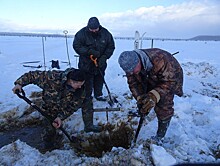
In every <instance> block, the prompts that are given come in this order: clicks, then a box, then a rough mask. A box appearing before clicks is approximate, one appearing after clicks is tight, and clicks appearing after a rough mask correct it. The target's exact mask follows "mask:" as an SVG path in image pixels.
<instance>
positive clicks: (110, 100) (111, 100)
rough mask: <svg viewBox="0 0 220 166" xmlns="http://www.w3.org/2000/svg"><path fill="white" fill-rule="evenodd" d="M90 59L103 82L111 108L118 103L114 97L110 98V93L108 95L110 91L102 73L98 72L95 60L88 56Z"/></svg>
mask: <svg viewBox="0 0 220 166" xmlns="http://www.w3.org/2000/svg"><path fill="white" fill-rule="evenodd" d="M90 59H91V60H92V61H93V63H94V64H95V66H96V67H97V68H98V70H99V73H100V75H101V77H102V79H103V82H104V85H105V87H106V90H107V92H108V97H109V102H108V103H109V105H110V106H111V107H112V106H113V105H114V103H119V102H118V100H117V99H116V98H115V97H114V98H113V97H112V96H111V93H110V90H109V88H108V85H107V83H106V82H105V78H104V75H103V74H102V71H101V70H100V68H99V66H98V63H97V58H94V57H93V55H90Z"/></svg>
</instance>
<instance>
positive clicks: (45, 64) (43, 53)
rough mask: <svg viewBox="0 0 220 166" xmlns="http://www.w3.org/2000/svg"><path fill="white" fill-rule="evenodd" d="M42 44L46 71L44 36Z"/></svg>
mask: <svg viewBox="0 0 220 166" xmlns="http://www.w3.org/2000/svg"><path fill="white" fill-rule="evenodd" d="M42 45H43V58H44V70H45V71H46V56H45V50H44V37H42Z"/></svg>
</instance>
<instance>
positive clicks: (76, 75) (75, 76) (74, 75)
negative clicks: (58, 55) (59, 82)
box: [67, 69, 86, 81]
mask: <svg viewBox="0 0 220 166" xmlns="http://www.w3.org/2000/svg"><path fill="white" fill-rule="evenodd" d="M67 79H71V80H74V81H85V79H86V76H85V73H84V72H83V71H81V70H79V69H74V70H72V71H70V72H69V73H68V74H67Z"/></svg>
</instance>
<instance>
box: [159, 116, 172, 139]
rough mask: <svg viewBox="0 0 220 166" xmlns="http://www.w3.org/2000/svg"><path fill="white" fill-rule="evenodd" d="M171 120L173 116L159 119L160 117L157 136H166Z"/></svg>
mask: <svg viewBox="0 0 220 166" xmlns="http://www.w3.org/2000/svg"><path fill="white" fill-rule="evenodd" d="M170 120H171V118H168V119H166V120H159V119H158V129H157V137H158V138H159V139H162V138H163V137H164V136H165V134H166V132H167V129H168V127H169V124H170Z"/></svg>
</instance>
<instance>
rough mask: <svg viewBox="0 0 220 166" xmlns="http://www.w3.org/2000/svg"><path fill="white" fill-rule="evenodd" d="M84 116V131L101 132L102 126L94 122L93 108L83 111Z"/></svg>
mask: <svg viewBox="0 0 220 166" xmlns="http://www.w3.org/2000/svg"><path fill="white" fill-rule="evenodd" d="M82 118H83V122H84V131H85V132H87V133H88V132H95V133H98V132H101V131H102V127H101V126H98V125H94V124H93V110H87V112H84V111H82Z"/></svg>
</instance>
